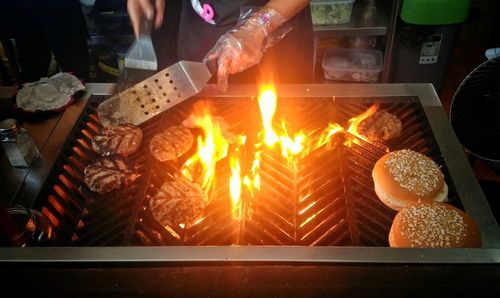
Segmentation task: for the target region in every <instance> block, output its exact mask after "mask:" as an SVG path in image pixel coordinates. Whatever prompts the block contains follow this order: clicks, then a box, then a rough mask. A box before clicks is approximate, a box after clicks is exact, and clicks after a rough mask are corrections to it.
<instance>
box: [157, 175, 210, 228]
mask: <svg viewBox="0 0 500 298" xmlns="http://www.w3.org/2000/svg"><path fill="white" fill-rule="evenodd" d="M206 200H207V195H206V193H205V191H204V190H203V189H202V188H201V186H200V185H199V184H197V183H193V182H191V181H189V180H187V179H186V178H184V177H181V178H179V179H177V180H174V181H167V182H165V183H163V185H162V186H161V187H160V190H159V192H158V193H157V194H156V195H155V196H153V197H152V198H151V200H150V201H149V209H150V210H151V214H152V215H153V217H154V218H155V219H156V220H157V221H158V222H159V223H160V224H161V225H163V226H175V225H179V224H186V225H189V224H191V223H192V221H193V220H195V219H196V218H197V217H198V216H199V215H201V214H202V212H203V208H204V207H205V202H206Z"/></svg>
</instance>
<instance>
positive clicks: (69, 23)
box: [0, 0, 88, 81]
mask: <svg viewBox="0 0 500 298" xmlns="http://www.w3.org/2000/svg"><path fill="white" fill-rule="evenodd" d="M0 37H1V38H2V40H6V39H11V38H13V39H14V40H15V42H16V48H17V51H18V54H19V64H20V67H21V80H22V81H36V80H38V79H40V78H41V77H44V76H47V68H48V66H49V63H50V60H51V52H52V53H54V56H55V59H56V61H57V63H58V65H59V67H60V68H61V70H62V71H65V72H73V73H74V74H75V75H76V76H78V77H79V78H83V79H85V78H87V77H88V48H87V37H88V33H87V27H86V25H85V20H84V18H83V14H82V11H81V8H80V3H79V1H78V0H1V1H0Z"/></svg>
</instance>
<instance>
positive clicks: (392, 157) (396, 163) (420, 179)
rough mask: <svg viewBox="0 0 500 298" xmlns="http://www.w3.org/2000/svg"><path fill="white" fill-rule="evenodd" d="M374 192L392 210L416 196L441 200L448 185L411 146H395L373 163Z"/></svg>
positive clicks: (417, 197)
mask: <svg viewBox="0 0 500 298" xmlns="http://www.w3.org/2000/svg"><path fill="white" fill-rule="evenodd" d="M372 177H373V182H374V188H375V193H376V194H377V196H378V197H379V199H380V200H381V201H382V202H383V203H384V204H385V205H387V206H388V207H389V208H392V209H394V210H400V209H401V208H404V207H406V206H408V205H410V204H412V203H416V202H418V201H419V200H430V201H436V202H445V201H447V200H448V185H446V183H445V181H444V175H443V173H442V172H441V169H440V168H439V166H438V165H437V164H436V163H435V162H434V161H433V160H432V159H430V158H428V157H427V156H425V155H423V154H420V153H418V152H415V151H412V150H407V149H405V150H399V151H394V152H391V153H388V154H386V155H384V156H383V157H382V158H380V159H379V160H378V161H377V162H376V163H375V166H374V167H373V171H372Z"/></svg>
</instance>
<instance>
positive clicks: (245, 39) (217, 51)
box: [203, 9, 291, 91]
mask: <svg viewBox="0 0 500 298" xmlns="http://www.w3.org/2000/svg"><path fill="white" fill-rule="evenodd" d="M285 21H286V20H285V19H284V18H283V17H282V16H281V15H280V14H279V13H278V12H277V11H275V10H272V9H264V10H261V11H259V12H256V13H253V14H246V15H243V16H241V17H240V21H239V22H238V24H239V25H238V26H236V28H234V29H232V30H230V31H229V32H227V33H226V34H224V35H222V36H221V37H220V38H219V40H218V41H217V43H216V44H215V46H214V47H213V48H212V49H211V50H210V51H209V52H208V54H207V55H206V56H205V58H204V59H203V61H204V62H205V63H206V62H207V61H210V60H216V61H217V85H218V87H219V89H221V90H223V91H225V90H227V80H228V77H229V75H230V74H235V73H238V72H242V71H244V70H246V69H248V68H249V67H252V66H254V65H255V64H257V63H259V62H260V60H261V59H262V56H263V55H264V52H265V51H266V49H267V48H268V47H270V46H272V45H273V44H274V43H275V42H276V41H277V40H279V39H281V38H283V37H284V35H285V34H286V33H288V31H290V30H291V27H289V26H288V27H287V28H286V30H285V31H283V30H281V31H280V30H276V29H277V28H278V27H280V26H282V25H283V24H284V23H285ZM275 30H276V31H280V32H279V34H274V33H276V32H275Z"/></svg>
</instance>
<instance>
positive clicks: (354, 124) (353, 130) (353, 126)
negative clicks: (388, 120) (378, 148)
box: [344, 103, 380, 147]
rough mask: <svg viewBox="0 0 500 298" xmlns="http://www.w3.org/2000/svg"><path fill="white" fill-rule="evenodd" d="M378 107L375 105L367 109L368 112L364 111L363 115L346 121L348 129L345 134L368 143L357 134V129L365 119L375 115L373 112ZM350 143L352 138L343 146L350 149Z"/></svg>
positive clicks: (363, 137)
mask: <svg viewBox="0 0 500 298" xmlns="http://www.w3.org/2000/svg"><path fill="white" fill-rule="evenodd" d="M379 106H380V105H379V104H378V103H375V104H373V105H372V106H371V107H369V108H368V110H366V111H365V112H364V113H363V114H361V115H359V116H356V117H353V118H351V119H349V121H348V123H349V128H348V129H347V132H348V133H350V134H352V135H354V136H356V137H358V138H360V139H362V140H364V141H367V142H370V140H368V139H367V138H366V137H365V136H363V135H361V134H360V133H359V132H358V127H359V125H360V124H361V122H363V121H364V120H365V119H367V118H368V117H370V116H371V115H373V114H375V112H376V111H377V110H378V108H379ZM352 142H353V138H347V140H346V142H345V143H344V145H346V146H348V147H350V146H351V144H352Z"/></svg>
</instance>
